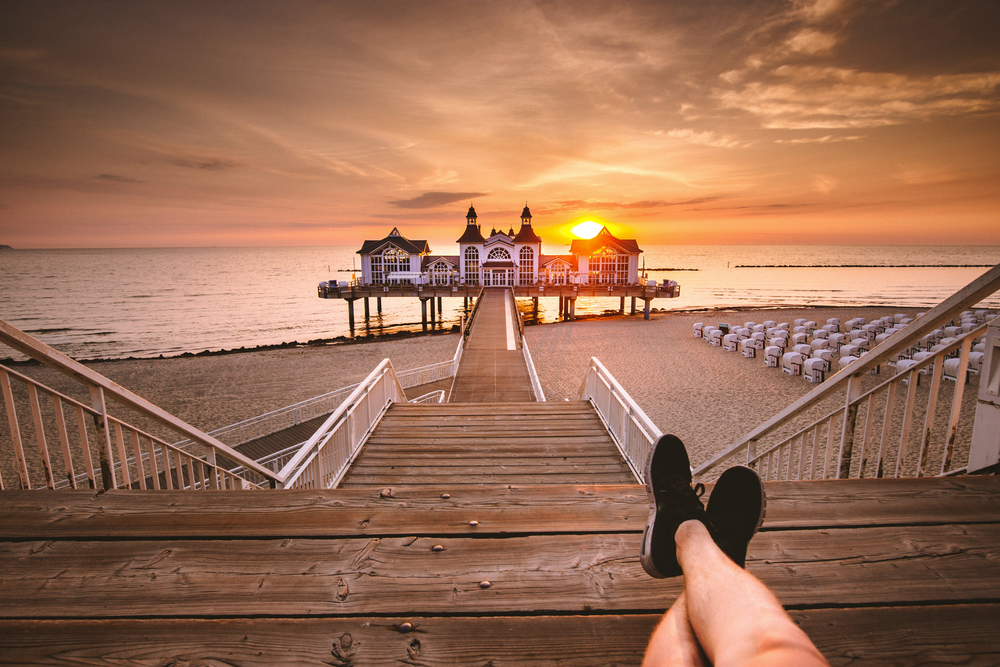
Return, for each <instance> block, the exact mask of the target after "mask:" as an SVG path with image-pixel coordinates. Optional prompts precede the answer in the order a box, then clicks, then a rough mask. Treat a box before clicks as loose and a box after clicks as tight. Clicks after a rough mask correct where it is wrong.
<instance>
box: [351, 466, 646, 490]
mask: <svg viewBox="0 0 1000 667" xmlns="http://www.w3.org/2000/svg"><path fill="white" fill-rule="evenodd" d="M629 474H630V473H629ZM627 476H628V474H626V471H624V470H623V471H618V472H613V473H611V472H605V473H590V474H588V473H585V472H573V473H552V472H547V471H543V470H539V471H537V472H517V471H513V470H506V471H498V472H489V473H484V474H480V475H458V474H456V473H453V472H445V471H440V474H426V475H424V476H423V477H418V476H407V475H401V474H383V473H373V474H365V473H364V472H358V473H353V472H352V473H351V474H349V476H347V477H345V478H344V481H343V482H341V484H340V487H341V488H344V489H358V488H369V489H380V488H382V487H384V486H386V485H389V486H402V485H407V486H434V487H439V486H442V485H443V484H451V485H454V486H459V487H460V486H463V485H472V486H495V485H502V486H507V485H511V484H583V483H586V484H617V483H621V481H622V479H623V478H625V477H627Z"/></svg>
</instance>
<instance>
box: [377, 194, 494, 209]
mask: <svg viewBox="0 0 1000 667" xmlns="http://www.w3.org/2000/svg"><path fill="white" fill-rule="evenodd" d="M487 196H489V193H487V192H425V193H424V194H422V195H420V196H419V197H414V198H413V199H393V200H390V201H389V203H390V204H392V205H393V206H396V207H398V208H436V207H438V206H445V205H447V204H454V203H455V202H457V201H462V200H463V199H468V200H471V199H478V198H480V197H487Z"/></svg>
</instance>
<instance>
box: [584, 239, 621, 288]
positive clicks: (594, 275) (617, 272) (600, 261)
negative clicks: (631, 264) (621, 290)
mask: <svg viewBox="0 0 1000 667" xmlns="http://www.w3.org/2000/svg"><path fill="white" fill-rule="evenodd" d="M590 276H591V282H595V283H627V282H628V255H626V254H624V253H619V252H618V251H617V250H615V249H614V248H609V247H607V246H605V247H603V248H601V249H600V250H598V251H597V252H595V253H593V254H592V255H591V256H590Z"/></svg>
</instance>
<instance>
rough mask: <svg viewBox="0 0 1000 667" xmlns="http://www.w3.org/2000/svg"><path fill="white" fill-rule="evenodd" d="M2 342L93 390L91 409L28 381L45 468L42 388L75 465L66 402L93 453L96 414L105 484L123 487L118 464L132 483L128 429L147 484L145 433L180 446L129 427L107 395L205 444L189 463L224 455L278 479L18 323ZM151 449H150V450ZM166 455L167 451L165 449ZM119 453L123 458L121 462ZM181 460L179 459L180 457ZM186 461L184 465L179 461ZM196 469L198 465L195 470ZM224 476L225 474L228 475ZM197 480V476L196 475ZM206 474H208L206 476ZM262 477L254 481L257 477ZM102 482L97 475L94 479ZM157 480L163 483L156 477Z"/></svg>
mask: <svg viewBox="0 0 1000 667" xmlns="http://www.w3.org/2000/svg"><path fill="white" fill-rule="evenodd" d="M0 342H3V343H5V344H6V345H8V346H9V347H11V348H13V349H15V350H17V351H18V352H20V353H22V354H24V355H25V356H27V357H30V358H32V359H35V360H36V361H38V362H40V363H42V364H44V365H46V366H48V367H50V368H52V369H54V370H56V371H58V372H60V373H62V374H63V375H66V376H67V377H69V378H71V379H73V380H75V381H77V382H79V383H80V384H82V385H84V386H86V387H87V388H88V390H89V392H90V398H91V406H90V408H89V409H88V410H86V411H83V410H82V408H81V407H80V406H82V404H79V403H77V402H75V401H72V402H71V403H67V400H71V399H66V397H63V396H62V395H61V394H58V393H57V392H53V390H50V389H48V388H47V387H44V385H41V384H39V383H36V382H34V381H32V380H29V381H28V383H27V386H28V392H29V395H30V396H29V398H30V406H31V409H32V418H33V420H34V423H35V430H36V438H37V440H38V443H39V447H40V448H41V451H42V456H43V466H44V467H45V468H50V466H49V464H48V461H49V454H48V449H47V445H46V441H45V435H44V427H43V419H42V415H41V409H40V405H39V403H38V400H37V394H38V390H39V389H41V390H42V391H43V392H44V393H47V394H49V395H50V396H52V397H53V401H54V410H55V412H54V417H55V420H56V423H57V427H58V431H59V438H60V443H61V444H62V446H63V450H64V456H65V457H69V458H68V459H67V461H66V463H67V467H68V468H70V469H72V461H71V448H70V445H69V434H68V431H67V429H66V428H65V422H64V420H63V419H62V414H63V413H62V409H63V404H67V405H70V406H71V407H72V408H73V409H74V410H76V411H77V412H78V416H79V422H80V424H81V428H80V440H81V441H82V443H81V447H83V448H84V449H85V450H86V455H89V443H88V442H87V440H86V428H85V427H84V426H83V425H82V424H83V414H84V412H88V413H90V414H92V416H93V417H94V423H95V427H96V432H97V438H98V440H99V442H98V443H97V446H98V451H99V453H100V463H101V473H102V475H101V476H102V483H103V485H104V488H105V489H110V488H118V487H119V486H120V485H119V483H118V475H116V474H115V473H116V465H117V466H118V468H117V470H121V472H122V475H121V476H122V477H123V481H125V482H126V485H128V481H129V480H130V477H131V475H130V474H129V472H128V467H127V466H126V467H124V468H123V467H122V463H124V462H127V461H128V460H129V458H128V453H127V446H126V444H125V443H124V435H125V434H124V432H123V429H124V430H127V431H128V432H129V435H130V440H131V443H130V444H131V446H132V449H133V451H132V455H133V457H135V461H136V464H137V465H138V468H137V469H136V470H135V473H136V475H137V476H138V479H137V481H138V483H139V484H140V485H144V484H145V479H146V476H145V474H144V469H143V468H142V465H141V464H142V461H143V452H142V451H141V449H140V442H139V439H140V438H148V440H147V445H148V449H150V450H152V448H153V443H154V442H155V443H157V444H159V445H160V446H161V448H162V447H163V446H166V447H167V448H168V450H169V451H171V452H174V449H176V448H175V447H174V446H173V445H169V444H168V443H166V442H164V441H162V440H160V439H158V438H153V436H149V435H148V434H146V433H145V432H144V431H142V430H140V429H136V428H134V427H132V426H129V425H128V424H126V423H125V422H123V421H121V420H117V419H115V418H114V417H112V416H111V415H110V414H109V413H108V408H107V399H109V398H110V399H112V400H114V401H115V402H116V403H118V404H119V405H122V406H124V407H126V408H129V409H131V410H135V411H136V412H137V413H139V414H140V415H142V416H143V417H144V418H147V419H150V420H151V421H153V422H155V423H157V424H159V425H160V426H163V427H166V428H167V429H169V430H171V431H173V432H175V433H179V434H180V435H183V436H185V437H186V438H187V439H189V440H191V441H193V442H194V443H197V444H198V445H199V446H201V447H203V448H204V452H205V453H204V457H203V458H201V457H197V461H200V463H193V462H189V465H190V466H194V467H199V468H200V467H201V466H205V465H208V466H209V468H210V469H211V470H216V471H217V470H219V468H218V463H217V461H218V460H219V459H220V458H223V459H228V460H229V461H234V462H236V463H239V464H241V465H242V466H243V467H244V468H245V469H246V471H247V473H248V475H251V476H253V477H254V478H256V479H259V480H260V481H263V482H265V483H266V484H269V485H271V486H274V485H276V484H277V481H278V480H277V478H276V477H275V475H274V473H273V472H271V471H270V470H267V469H266V468H264V467H262V466H260V465H259V464H257V463H256V462H255V461H253V460H251V459H249V458H247V457H245V456H243V455H242V454H240V453H239V452H237V451H235V450H233V449H231V448H230V447H229V446H228V445H226V444H224V443H222V442H221V441H219V440H217V439H216V438H214V437H212V436H211V435H209V434H207V433H204V432H203V431H200V430H199V429H197V428H195V427H193V426H191V425H190V424H187V423H186V422H184V421H183V420H181V419H178V418H177V417H175V416H174V415H172V414H170V413H168V412H166V411H165V410H163V409H161V408H159V407H157V406H155V405H153V404H152V403H150V402H149V401H147V400H146V399H144V398H142V397H140V396H137V395H136V394H134V393H132V392H131V391H129V390H127V389H125V388H124V387H121V386H120V385H118V384H117V383H115V382H112V381H111V380H109V379H108V378H106V377H104V376H103V375H101V374H100V373H97V372H96V371H94V370H92V369H90V368H88V367H87V366H84V365H83V364H81V363H80V362H78V361H76V360H74V359H72V358H70V357H69V356H67V355H65V354H63V353H62V352H59V351H58V350H55V349H54V348H52V347H50V346H48V345H46V344H45V343H43V342H41V341H40V340H38V339H36V338H34V337H32V336H30V335H28V334H26V333H24V332H23V331H21V330H19V329H17V328H16V327H14V326H12V325H10V324H8V323H7V322H4V321H2V320H0ZM11 373H14V371H11V370H10V369H7V368H6V367H3V373H2V377H3V393H4V399H5V403H6V405H7V416H8V422H9V423H10V430H11V438H12V440H13V443H14V447H15V457H16V458H18V471H19V476H20V477H21V485H22V488H30V480H29V478H28V477H27V467H26V466H23V465H21V459H23V452H21V451H20V438H21V435H20V429H19V428H18V424H17V411H16V406H15V404H14V398H13V394H12V392H11V388H10V382H9V376H10V374H11ZM14 374H15V375H16V376H18V378H19V379H20V378H23V377H24V376H21V375H20V374H17V373H14ZM113 430H114V431H116V432H115V436H116V437H117V443H116V444H117V450H118V451H117V455H118V456H117V457H116V456H115V454H116V452H115V451H114V449H113V446H112V431H113ZM147 453H148V452H147ZM175 453H177V456H178V457H187V458H188V459H191V458H192V455H191V454H190V453H189V452H175ZM164 455H165V454H164ZM116 458H117V461H116ZM180 460H181V459H180V458H178V461H180ZM178 465H180V464H178ZM192 473H193V470H192ZM45 475H46V485H47V486H49V487H50V488H52V487H53V486H54V479H53V475H52V473H51V469H48V470H47V471H46V473H45ZM223 477H224V476H223ZM192 479H193V478H192ZM202 479H206V478H204V477H202ZM256 479H255V480H254V481H256ZM93 481H94V483H95V484H96V479H95V480H93ZM217 482H218V480H217V479H215V477H214V475H213V477H212V484H216V483H217ZM154 483H157V482H155V481H154ZM0 486H2V480H0Z"/></svg>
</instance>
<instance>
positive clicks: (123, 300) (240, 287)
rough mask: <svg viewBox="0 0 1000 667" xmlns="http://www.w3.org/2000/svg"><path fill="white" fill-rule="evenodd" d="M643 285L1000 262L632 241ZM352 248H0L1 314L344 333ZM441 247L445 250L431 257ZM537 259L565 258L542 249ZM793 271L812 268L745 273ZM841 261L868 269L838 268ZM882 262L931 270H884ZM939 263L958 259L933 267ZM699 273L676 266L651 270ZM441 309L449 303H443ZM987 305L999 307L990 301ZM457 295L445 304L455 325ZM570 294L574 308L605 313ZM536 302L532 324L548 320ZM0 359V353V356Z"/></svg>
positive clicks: (919, 296)
mask: <svg viewBox="0 0 1000 667" xmlns="http://www.w3.org/2000/svg"><path fill="white" fill-rule="evenodd" d="M643 249H644V250H645V252H644V254H643V257H644V260H645V266H646V267H648V269H647V271H648V274H649V278H651V279H656V280H663V279H665V278H669V279H673V280H677V281H678V282H679V283H680V284H681V294H682V296H681V297H680V298H679V299H673V300H669V301H668V300H660V301H654V302H653V305H654V307H659V308H667V309H670V310H695V309H702V308H723V307H773V306H802V305H816V306H854V305H875V306H887V307H889V306H914V307H931V306H933V305H935V304H937V303H938V302H940V301H941V300H942V299H944V298H945V297H947V296H949V295H950V294H952V293H953V292H955V291H956V290H957V289H959V288H960V287H962V286H963V285H965V284H967V283H968V282H969V281H971V280H973V279H974V278H975V277H977V276H979V275H981V274H982V273H983V272H984V271H986V269H985V268H972V267H969V266H968V265H980V267H981V266H983V265H988V266H992V265H994V264H997V263H1000V246H986V247H983V246H973V247H963V246H948V247H933V246H891V247H854V246H850V247H846V246H845V247H828V246H827V247H824V246H805V247H800V246H644V247H643ZM355 250H356V248H354V247H351V248H339V247H326V248H324V247H309V248H149V249H111V250H14V251H5V252H0V319H4V320H6V321H8V322H10V323H11V324H13V325H14V326H16V327H18V328H20V329H23V330H25V331H27V332H29V333H31V334H33V335H35V336H37V337H38V338H40V339H41V340H43V341H45V342H46V343H48V344H50V345H53V346H54V347H56V348H57V349H60V350H62V351H63V352H66V353H67V354H69V355H71V356H73V357H75V358H77V359H95V358H120V357H130V356H131V357H155V356H158V355H161V354H162V355H164V356H171V355H177V354H180V353H183V352H200V351H202V350H220V349H234V348H239V347H254V346H258V345H270V344H276V343H283V342H306V341H309V340H313V339H317V338H333V337H336V336H349V335H351V332H350V331H349V329H348V325H347V308H346V305H345V303H344V302H343V301H340V300H323V299H319V298H317V296H316V285H317V283H318V282H319V281H321V280H349V279H350V278H351V273H352V271H351V268H352V266H354V265H356V264H357V265H359V263H358V260H357V255H355V253H354V251H355ZM441 250H442V251H447V249H441ZM544 251H545V252H546V253H550V252H551V253H558V252H565V249H564V248H545V249H544ZM748 265H753V266H762V265H767V266H774V265H783V266H787V265H800V266H808V267H810V268H745V267H747V266H748ZM843 265H877V266H876V268H846V267H844V266H843ZM889 265H911V266H912V265H934V267H933V268H889ZM942 265H962V268H944V267H942ZM668 268H669V269H697V270H674V271H665V270H663V269H668ZM449 302H451V303H449ZM382 304H383V307H382V316H381V317H375V316H374V313H375V305H374V301H373V302H372V314H373V318H372V321H371V327H370V328H366V327H365V326H364V319H363V306H362V302H360V301H359V302H357V303H356V304H355V314H356V317H357V321H358V324H359V326H358V328H357V329H356V331H355V334H356V335H363V334H366V333H385V332H391V331H395V330H400V329H419V328H420V306H419V302H418V301H417V300H415V299H383V301H382ZM987 305H988V306H989V307H994V308H995V307H1000V298H998V297H996V296H995V297H993V298H992V299H991V300H990V301H988V302H987ZM461 307H462V301H461V299H445V303H444V309H445V313H444V321H443V323H442V324H439V325H438V326H439V327H442V326H443V327H445V328H447V327H450V326H451V325H452V324H455V323H457V322H458V319H459V317H460V314H461ZM617 307H618V299H617V298H615V299H596V298H595V299H588V298H581V299H579V300H578V302H577V313H578V314H579V313H587V312H601V311H603V310H605V309H617ZM557 308H558V306H557V302H556V301H555V299H542V300H541V304H540V318H541V319H542V321H552V320H554V319H555V318H556V314H557ZM5 356H10V354H9V351H8V350H7V349H4V350H0V357H5Z"/></svg>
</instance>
